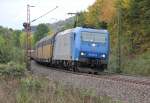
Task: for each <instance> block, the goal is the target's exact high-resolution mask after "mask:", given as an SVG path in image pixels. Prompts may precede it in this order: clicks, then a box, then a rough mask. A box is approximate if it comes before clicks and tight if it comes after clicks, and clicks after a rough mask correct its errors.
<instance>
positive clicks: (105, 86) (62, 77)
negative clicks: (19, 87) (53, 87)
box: [32, 62, 150, 103]
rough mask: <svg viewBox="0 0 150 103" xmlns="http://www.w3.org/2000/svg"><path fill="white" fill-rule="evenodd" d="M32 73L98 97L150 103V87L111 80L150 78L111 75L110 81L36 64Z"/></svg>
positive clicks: (33, 63)
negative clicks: (91, 92) (87, 90)
mask: <svg viewBox="0 0 150 103" xmlns="http://www.w3.org/2000/svg"><path fill="white" fill-rule="evenodd" d="M48 68H49V69H48ZM32 71H33V73H34V74H37V75H44V76H46V77H47V78H49V79H50V80H54V81H59V82H61V83H62V84H64V85H67V86H68V85H72V86H73V87H75V88H83V89H92V90H93V91H95V92H96V94H98V95H102V96H110V97H112V98H113V99H115V100H121V101H124V102H125V103H150V85H143V84H142V83H141V84H140V83H138V84H136V83H129V82H125V81H120V80H111V79H109V78H111V77H112V78H125V79H126V80H134V81H135V80H136V81H144V82H145V81H146V82H147V83H150V78H146V77H135V76H134V77H131V76H122V75H116V76H114V75H111V76H109V78H108V79H107V78H106V77H107V76H106V75H105V76H100V77H99V78H96V77H91V76H85V75H77V74H72V73H66V72H61V71H56V70H52V69H50V67H45V66H41V65H39V64H36V63H35V62H32ZM104 77H105V78H104Z"/></svg>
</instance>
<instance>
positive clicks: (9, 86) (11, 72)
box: [0, 63, 120, 103]
mask: <svg viewBox="0 0 150 103" xmlns="http://www.w3.org/2000/svg"><path fill="white" fill-rule="evenodd" d="M0 101H1V103H120V102H117V101H113V100H112V99H111V98H110V97H107V96H105V97H101V96H96V94H95V93H94V91H92V90H85V89H84V90H83V89H80V88H73V86H68V85H62V84H61V83H58V82H55V81H50V80H47V79H45V78H44V77H35V76H33V75H30V74H29V73H26V72H25V69H24V66H22V65H16V64H13V63H12V64H8V65H0Z"/></svg>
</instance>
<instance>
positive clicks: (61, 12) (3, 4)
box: [0, 0, 95, 29]
mask: <svg viewBox="0 0 150 103" xmlns="http://www.w3.org/2000/svg"><path fill="white" fill-rule="evenodd" d="M94 2H95V0H0V25H2V26H4V27H8V28H13V29H22V28H23V27H22V23H23V22H24V21H26V6H27V4H30V5H34V6H36V7H34V8H31V20H33V19H35V18H37V17H39V16H41V15H42V14H44V13H46V12H48V11H49V10H51V9H53V8H55V7H56V6H58V8H57V9H56V10H55V11H53V12H51V13H50V14H48V15H47V16H45V17H43V18H41V19H39V20H37V21H35V22H34V23H32V25H37V24H39V23H53V22H56V21H59V20H64V19H66V18H68V17H70V15H68V14H67V13H68V12H79V11H84V10H86V9H87V7H88V6H90V5H92V4H93V3H94Z"/></svg>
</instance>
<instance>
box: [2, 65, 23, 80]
mask: <svg viewBox="0 0 150 103" xmlns="http://www.w3.org/2000/svg"><path fill="white" fill-rule="evenodd" d="M24 75H25V65H24V64H16V63H15V62H9V63H8V64H1V65H0V76H4V77H21V76H24Z"/></svg>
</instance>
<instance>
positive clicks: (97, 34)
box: [34, 27, 110, 71]
mask: <svg viewBox="0 0 150 103" xmlns="http://www.w3.org/2000/svg"><path fill="white" fill-rule="evenodd" d="M109 48H110V47H109V32H108V31H107V30H99V29H91V28H83V27H76V28H73V29H68V30H64V31H62V32H58V33H56V34H55V35H52V36H47V37H44V38H43V39H41V40H40V41H38V42H37V44H36V47H35V56H34V60H35V61H36V62H38V63H42V64H47V65H50V66H60V67H62V68H65V69H68V70H73V71H78V67H79V66H83V65H84V66H87V67H91V68H92V69H93V70H98V71H104V70H105V69H107V65H108V59H109Z"/></svg>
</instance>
